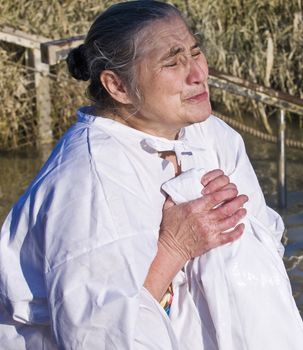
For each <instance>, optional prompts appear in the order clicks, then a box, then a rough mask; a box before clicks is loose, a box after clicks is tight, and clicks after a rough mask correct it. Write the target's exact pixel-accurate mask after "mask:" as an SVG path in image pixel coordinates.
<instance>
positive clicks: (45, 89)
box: [28, 48, 53, 145]
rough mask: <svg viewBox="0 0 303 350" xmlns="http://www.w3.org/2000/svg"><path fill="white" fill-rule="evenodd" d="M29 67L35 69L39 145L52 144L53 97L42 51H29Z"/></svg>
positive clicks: (35, 49)
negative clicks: (42, 58) (42, 59)
mask: <svg viewBox="0 0 303 350" xmlns="http://www.w3.org/2000/svg"><path fill="white" fill-rule="evenodd" d="M28 66H29V67H31V68H33V69H34V71H33V77H34V87H35V93H36V113H37V118H38V140H37V141H38V142H37V144H38V145H39V144H40V145H41V144H45V143H50V142H52V140H53V133H52V120H51V97H50V87H49V77H48V75H49V66H48V65H47V64H45V63H42V62H41V52H40V49H37V48H34V49H28Z"/></svg>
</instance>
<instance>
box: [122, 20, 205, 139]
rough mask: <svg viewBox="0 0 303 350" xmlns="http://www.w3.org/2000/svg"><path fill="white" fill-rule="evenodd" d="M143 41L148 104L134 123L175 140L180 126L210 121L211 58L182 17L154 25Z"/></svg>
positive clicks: (142, 80)
mask: <svg viewBox="0 0 303 350" xmlns="http://www.w3.org/2000/svg"><path fill="white" fill-rule="evenodd" d="M140 42H141V45H140V46H139V47H138V50H139V55H140V56H139V60H138V64H137V83H138V87H139V91H140V93H141V96H142V102H141V104H140V106H139V110H138V113H136V115H135V116H133V117H131V118H130V119H129V120H128V123H129V124H130V126H132V127H134V128H137V129H139V130H142V131H145V132H148V133H151V134H154V135H158V136H163V137H167V138H171V139H174V138H175V137H176V135H177V133H178V131H179V130H180V128H182V127H184V126H187V125H190V124H192V123H196V122H201V121H204V120H206V119H207V118H208V116H209V115H210V113H211V106H210V101H209V91H208V85H207V77H208V66H207V62H206V59H205V57H204V55H203V53H202V52H201V50H200V48H199V46H198V44H197V42H196V40H195V38H194V36H193V35H192V34H191V33H190V32H189V30H188V28H187V27H186V25H185V24H184V22H183V21H182V20H181V19H180V18H177V17H175V18H170V19H165V20H162V21H157V22H155V23H153V24H151V25H150V26H149V27H148V28H147V29H146V30H144V33H143V35H142V36H141V38H140Z"/></svg>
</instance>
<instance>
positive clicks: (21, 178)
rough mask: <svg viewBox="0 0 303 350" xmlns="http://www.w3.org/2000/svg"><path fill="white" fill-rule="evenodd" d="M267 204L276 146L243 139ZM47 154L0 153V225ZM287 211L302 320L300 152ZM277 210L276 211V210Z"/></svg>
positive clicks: (291, 154)
mask: <svg viewBox="0 0 303 350" xmlns="http://www.w3.org/2000/svg"><path fill="white" fill-rule="evenodd" d="M243 137H244V139H245V143H246V145H247V152H248V154H249V156H250V158H251V161H252V163H253V166H254V168H255V170H256V173H257V176H258V178H259V181H260V184H261V187H262V189H263V191H264V194H265V197H266V199H267V202H268V204H269V205H270V206H272V207H274V208H275V209H276V203H277V193H276V192H277V191H276V183H277V181H276V179H277V159H276V157H277V149H276V145H274V144H271V143H266V142H263V141H260V140H259V139H256V138H253V137H251V136H247V135H245V134H244V135H243ZM49 152H50V147H49V146H46V147H43V148H42V149H41V150H40V151H39V152H37V151H35V150H32V149H27V150H23V151H22V152H20V151H19V152H18V153H12V152H10V153H0V224H1V223H2V222H3V220H4V218H5V216H6V215H7V213H8V211H9V209H10V207H11V205H12V204H13V203H14V202H15V201H16V199H17V198H18V197H19V196H20V195H21V194H22V192H23V191H24V190H25V189H26V187H27V186H28V184H29V183H30V181H31V179H32V178H33V176H34V175H35V174H36V173H37V171H38V170H39V168H40V167H41V165H42V163H43V162H44V160H45V159H46V158H47V156H48V154H49ZM287 183H288V208H287V210H283V211H279V212H280V214H281V215H282V217H283V218H284V221H285V224H286V228H287V229H286V233H285V237H284V241H283V242H284V244H285V245H286V249H285V257H284V262H285V265H286V268H287V271H288V274H289V277H290V280H291V284H292V288H293V294H294V297H295V299H296V302H297V305H298V307H299V309H300V312H301V315H302V316H303V151H302V150H293V149H287ZM276 210H277V209H276Z"/></svg>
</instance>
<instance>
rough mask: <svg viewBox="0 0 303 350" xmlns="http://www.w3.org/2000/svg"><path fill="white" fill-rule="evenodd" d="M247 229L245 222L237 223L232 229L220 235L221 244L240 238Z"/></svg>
mask: <svg viewBox="0 0 303 350" xmlns="http://www.w3.org/2000/svg"><path fill="white" fill-rule="evenodd" d="M244 229H245V225H244V224H243V223H241V224H239V225H237V226H236V227H235V228H234V229H233V230H232V231H229V232H222V233H221V234H220V236H219V245H222V244H226V243H230V242H233V241H235V240H236V239H238V238H240V237H241V235H242V234H243V232H244Z"/></svg>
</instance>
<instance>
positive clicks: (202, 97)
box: [185, 91, 208, 103]
mask: <svg viewBox="0 0 303 350" xmlns="http://www.w3.org/2000/svg"><path fill="white" fill-rule="evenodd" d="M207 99H208V92H207V91H204V92H200V93H198V94H197V95H193V96H190V97H188V98H186V99H185V100H186V101H188V102H194V103H199V102H202V101H205V100H207Z"/></svg>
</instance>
